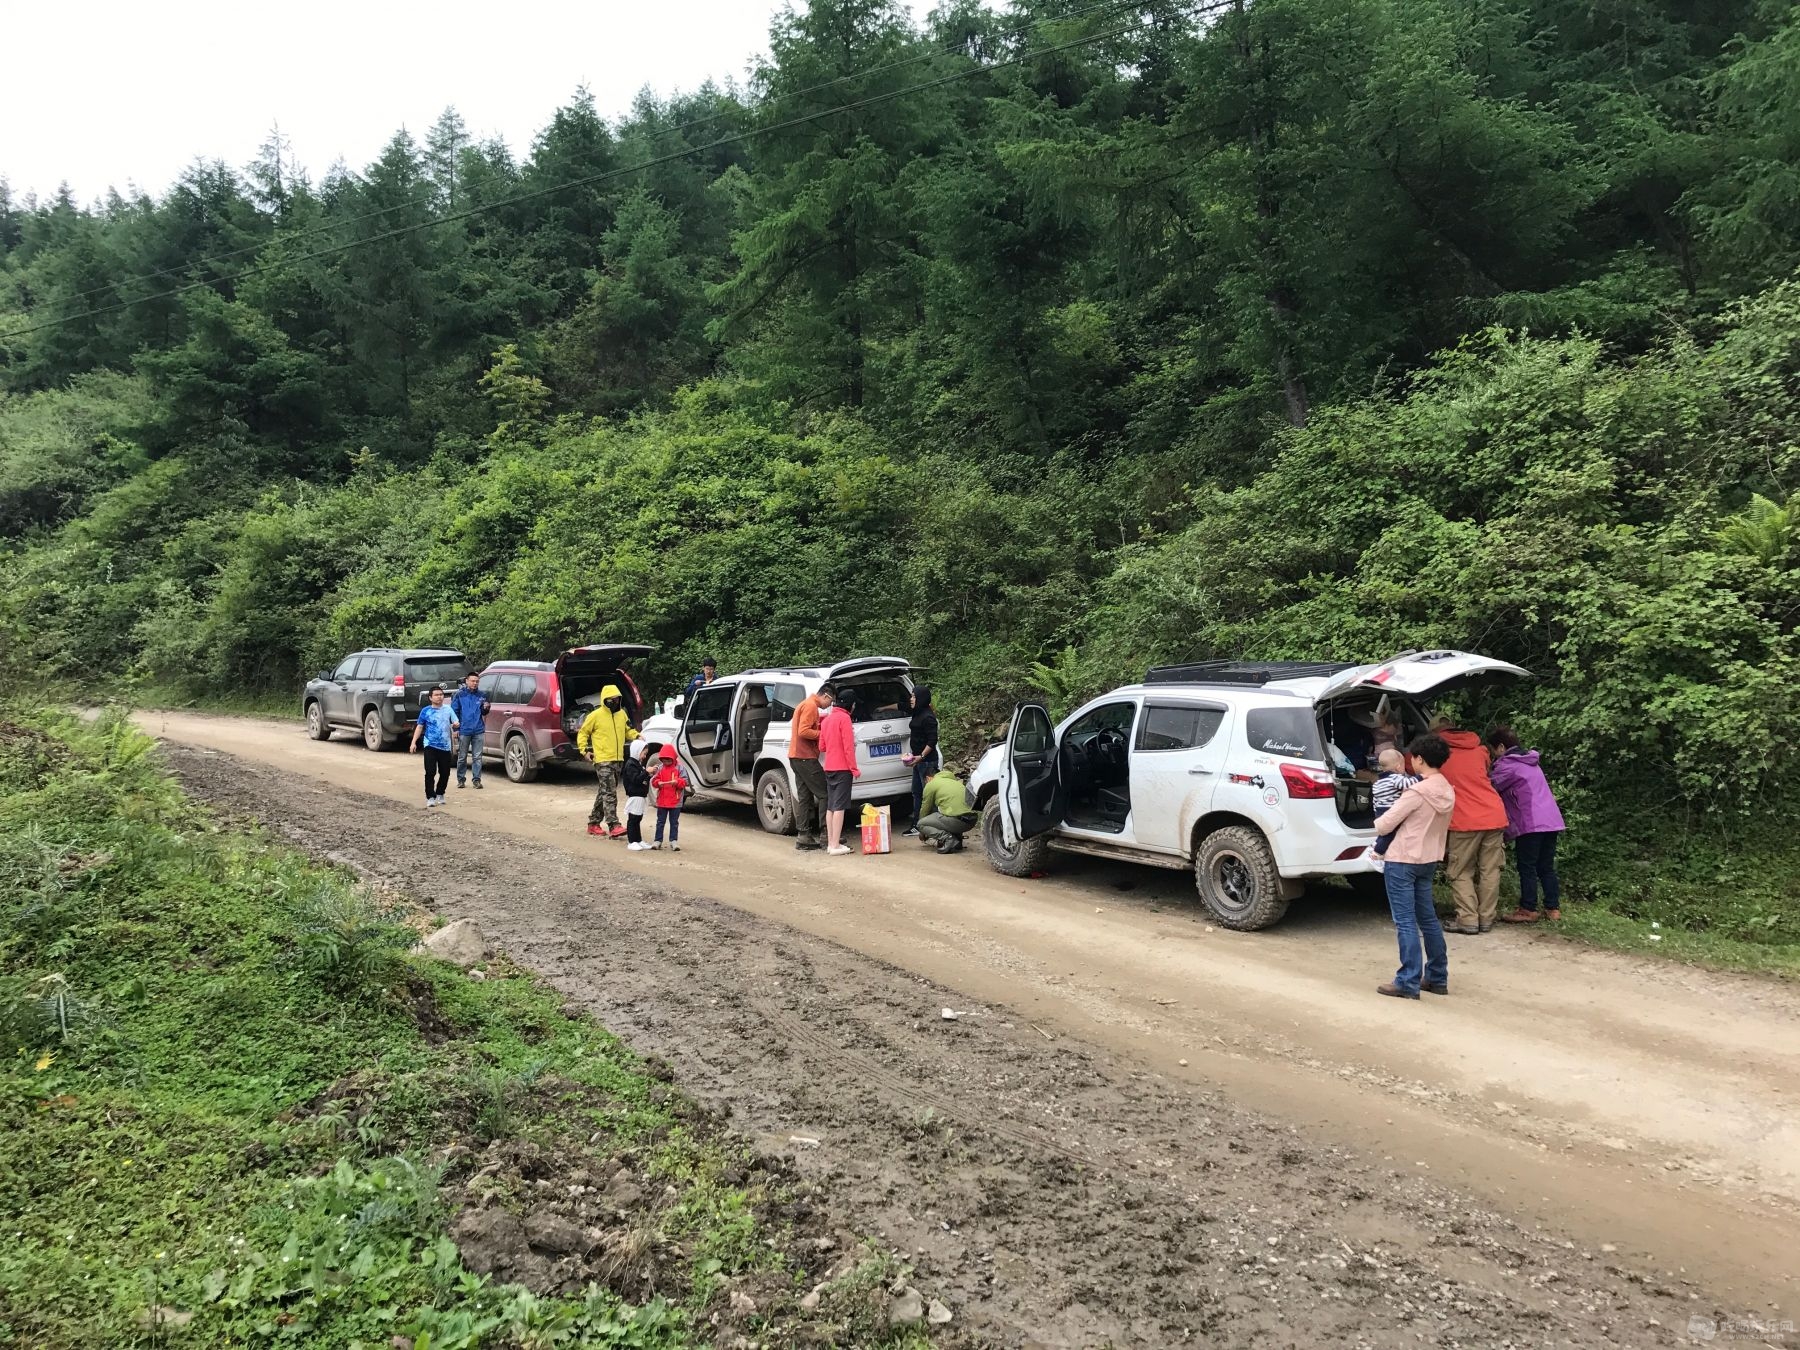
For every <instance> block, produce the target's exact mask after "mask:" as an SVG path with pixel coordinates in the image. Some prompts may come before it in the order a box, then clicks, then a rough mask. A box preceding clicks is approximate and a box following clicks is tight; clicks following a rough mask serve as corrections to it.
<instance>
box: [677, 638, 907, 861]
mask: <svg viewBox="0 0 1800 1350" xmlns="http://www.w3.org/2000/svg"><path fill="white" fill-rule="evenodd" d="M911 670H912V663H911V662H909V661H907V660H906V659H905V658H903V657H898V656H859V657H857V658H856V659H855V660H851V661H840V662H838V663H837V664H836V665H834V666H796V667H786V668H783V669H779V670H746V671H740V672H739V673H738V674H736V675H721V676H720V677H719V678H718V679H716V680H714V681H713V682H712V683H711V684H707V685H702V686H701V687H700V688H698V689H696V690H695V691H694V693H693V696H692V697H691V698H689V699H688V701H687V702H686V703H682V704H677V705H676V706H675V709H674V711H673V712H672V713H669V714H666V715H665V714H658V715H657V716H655V717H651V718H649V719H647V720H646V721H645V723H644V738H645V739H646V740H649V741H651V742H653V743H673V744H674V745H675V747H676V749H677V750H678V751H679V753H680V755H681V763H682V767H683V768H684V769H686V770H687V775H688V779H689V781H690V782H692V783H693V785H694V788H695V790H696V791H700V792H705V793H707V794H708V795H710V796H715V797H724V798H728V799H736V800H738V801H744V802H754V803H755V804H756V818H757V819H758V820H759V821H761V822H762V827H763V828H764V829H765V830H767V831H769V833H771V834H792V833H793V832H794V776H793V771H792V770H791V769H789V768H788V758H787V752H788V745H789V743H790V733H791V731H792V723H793V718H794V710H795V709H796V708H798V707H799V706H800V704H801V702H802V701H804V700H805V699H806V698H808V697H809V696H811V695H813V694H816V693H817V692H818V691H819V686H820V685H822V684H825V683H827V682H829V683H831V684H834V685H836V686H837V690H838V702H839V703H840V704H842V705H844V706H845V707H846V708H847V709H848V710H849V712H850V717H851V720H852V722H853V723H854V725H855V730H856V764H857V767H858V768H859V769H861V770H862V776H861V777H860V778H858V779H857V780H856V786H855V788H854V790H853V795H854V796H855V799H856V800H857V801H869V800H872V799H876V798H883V797H904V796H906V795H907V794H908V793H909V792H911V791H912V769H911V768H909V767H908V766H907V765H905V764H903V763H901V756H902V755H904V754H905V753H906V738H907V733H908V732H910V731H911V730H912V677H911V674H910V672H911Z"/></svg>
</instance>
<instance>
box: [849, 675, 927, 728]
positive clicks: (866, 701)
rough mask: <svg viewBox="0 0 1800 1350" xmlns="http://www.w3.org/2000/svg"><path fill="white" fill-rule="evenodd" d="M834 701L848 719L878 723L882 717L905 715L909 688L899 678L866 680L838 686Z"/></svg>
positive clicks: (908, 699) (907, 706)
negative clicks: (836, 699) (842, 708)
mask: <svg viewBox="0 0 1800 1350" xmlns="http://www.w3.org/2000/svg"><path fill="white" fill-rule="evenodd" d="M838 702H840V703H842V704H844V705H845V709H846V711H848V712H849V714H850V720H851V721H852V722H879V721H880V720H881V719H882V718H884V717H906V716H908V715H909V713H908V712H902V711H901V709H903V708H904V709H908V710H910V709H911V708H912V690H910V689H908V688H907V687H906V685H905V684H904V683H902V682H901V681H899V680H869V681H867V682H865V683H862V684H853V685H847V686H839V689H838Z"/></svg>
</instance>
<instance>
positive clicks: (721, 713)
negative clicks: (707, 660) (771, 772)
mask: <svg viewBox="0 0 1800 1350" xmlns="http://www.w3.org/2000/svg"><path fill="white" fill-rule="evenodd" d="M737 692H738V686H737V685H736V684H735V683H732V684H727V683H724V682H715V683H713V684H708V685H702V686H701V687H700V688H698V689H696V690H695V691H694V696H693V698H691V699H689V700H688V705H687V715H686V716H685V717H684V718H682V721H681V757H682V759H684V760H685V761H686V762H687V767H688V772H689V773H690V774H691V775H692V776H693V778H694V786H695V787H724V786H725V785H726V784H727V783H729V782H730V781H731V773H732V769H733V768H734V767H735V765H736V761H737V753H736V751H735V750H734V749H733V748H732V745H733V742H732V735H731V709H732V704H733V703H734V701H735V700H736V698H737Z"/></svg>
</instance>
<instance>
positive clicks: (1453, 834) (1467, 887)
mask: <svg viewBox="0 0 1800 1350" xmlns="http://www.w3.org/2000/svg"><path fill="white" fill-rule="evenodd" d="M1440 720H1442V719H1440ZM1438 735H1440V736H1442V737H1443V738H1444V744H1445V745H1448V746H1449V747H1450V760H1449V762H1448V763H1447V764H1445V765H1444V777H1445V778H1446V779H1448V780H1449V783H1450V786H1451V787H1453V788H1455V789H1456V808H1455V810H1453V811H1452V812H1451V813H1450V850H1449V853H1448V854H1447V855H1446V857H1445V860H1444V871H1445V873H1446V874H1447V875H1448V876H1449V878H1450V893H1451V894H1452V895H1454V896H1455V897H1456V926H1455V927H1454V928H1452V929H1451V930H1450V931H1451V932H1453V933H1485V932H1487V931H1488V930H1489V929H1491V928H1492V927H1493V926H1494V919H1495V916H1496V912H1497V911H1498V910H1499V908H1500V869H1501V868H1502V867H1504V866H1505V865H1506V844H1505V842H1504V841H1503V840H1502V838H1501V836H1502V835H1503V834H1504V833H1505V831H1506V805H1505V803H1503V802H1502V801H1501V800H1500V794H1499V793H1498V792H1496V791H1494V784H1493V782H1492V781H1491V780H1490V779H1489V778H1488V768H1489V765H1490V760H1489V758H1488V748H1487V746H1485V745H1483V744H1482V743H1481V737H1479V736H1477V735H1476V734H1475V733H1474V732H1472V731H1456V730H1451V729H1450V728H1449V727H1445V728H1443V729H1442V730H1440V731H1439V732H1438Z"/></svg>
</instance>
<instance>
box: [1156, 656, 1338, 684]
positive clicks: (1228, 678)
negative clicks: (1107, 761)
mask: <svg viewBox="0 0 1800 1350" xmlns="http://www.w3.org/2000/svg"><path fill="white" fill-rule="evenodd" d="M1353 665H1354V662H1350V661H1190V662H1188V663H1187V664H1186V665H1180V666H1153V667H1152V668H1151V670H1150V673H1149V674H1147V675H1145V676H1144V683H1145V684H1246V685H1262V684H1268V683H1269V682H1270V681H1271V680H1299V679H1305V678H1307V677H1308V676H1317V675H1336V674H1337V673H1338V672H1339V671H1341V670H1349V669H1350V668H1351V667H1352V666H1353Z"/></svg>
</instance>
